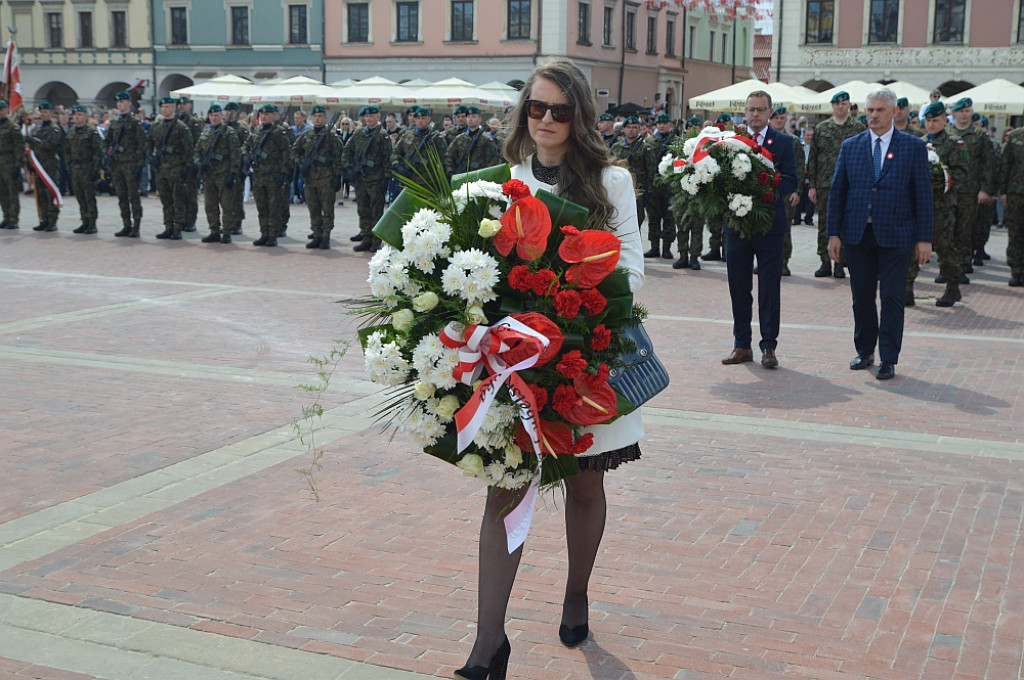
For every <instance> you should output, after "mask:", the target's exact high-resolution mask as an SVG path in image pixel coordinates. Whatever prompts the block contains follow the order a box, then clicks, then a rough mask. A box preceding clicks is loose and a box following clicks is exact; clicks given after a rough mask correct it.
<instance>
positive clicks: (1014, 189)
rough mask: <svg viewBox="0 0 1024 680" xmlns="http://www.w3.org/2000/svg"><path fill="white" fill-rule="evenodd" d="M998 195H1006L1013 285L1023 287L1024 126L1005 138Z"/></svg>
mask: <svg viewBox="0 0 1024 680" xmlns="http://www.w3.org/2000/svg"><path fill="white" fill-rule="evenodd" d="M999 195H1000V196H1006V211H1005V213H1004V215H1005V217H1004V218H1003V219H1004V222H1005V223H1006V229H1007V236H1008V237H1009V240H1008V241H1007V244H1006V263H1007V264H1008V265H1009V267H1010V285H1011V286H1013V287H1015V288H1016V287H1020V286H1024V128H1020V129H1017V130H1014V131H1013V132H1011V133H1010V136H1009V137H1007V139H1006V144H1005V145H1004V146H1003V152H1002V154H1000V160H999Z"/></svg>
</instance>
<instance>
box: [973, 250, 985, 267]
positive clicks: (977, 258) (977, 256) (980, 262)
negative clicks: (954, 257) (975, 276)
mask: <svg viewBox="0 0 1024 680" xmlns="http://www.w3.org/2000/svg"><path fill="white" fill-rule="evenodd" d="M983 264H985V260H983V259H982V257H981V253H980V252H977V253H975V254H974V266H975V267H980V266H981V265H983Z"/></svg>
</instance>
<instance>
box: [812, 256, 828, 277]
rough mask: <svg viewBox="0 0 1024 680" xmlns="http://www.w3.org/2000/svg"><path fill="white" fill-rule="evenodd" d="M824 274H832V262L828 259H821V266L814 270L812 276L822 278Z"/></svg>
mask: <svg viewBox="0 0 1024 680" xmlns="http://www.w3.org/2000/svg"><path fill="white" fill-rule="evenodd" d="M826 276H832V263H831V262H829V261H828V260H822V261H821V266H820V267H818V269H817V270H815V272H814V278H816V279H823V278H825V277H826Z"/></svg>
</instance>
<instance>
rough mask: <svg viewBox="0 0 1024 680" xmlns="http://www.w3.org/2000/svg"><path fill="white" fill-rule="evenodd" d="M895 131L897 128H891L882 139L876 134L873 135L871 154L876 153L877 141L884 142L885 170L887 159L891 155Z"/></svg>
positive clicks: (883, 157)
mask: <svg viewBox="0 0 1024 680" xmlns="http://www.w3.org/2000/svg"><path fill="white" fill-rule="evenodd" d="M895 129H896V128H895V126H894V127H890V128H889V131H888V132H886V133H885V134H884V135H882V136H881V137H879V136H878V135H876V134H875V133H874V132H872V133H871V153H872V154H874V153H875V140H876V139H881V140H882V167H883V168H884V167H885V157H886V155H887V154H888V153H889V142H891V141H892V135H893V130H895Z"/></svg>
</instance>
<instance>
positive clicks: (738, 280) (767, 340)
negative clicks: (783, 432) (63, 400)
mask: <svg viewBox="0 0 1024 680" xmlns="http://www.w3.org/2000/svg"><path fill="white" fill-rule="evenodd" d="M771 112H772V98H771V95H769V94H768V93H767V92H763V91H760V90H759V91H756V92H751V93H750V94H749V95H747V109H746V113H747V131H748V132H749V133H750V136H751V137H753V138H754V141H756V142H757V143H758V144H759V145H760V146H761V147H762V148H764V150H765V151H768V152H770V153H771V155H772V157H773V161H774V163H775V170H776V172H778V173H780V174H781V175H782V181H781V182H779V184H778V186H776V187H775V203H774V204H773V205H772V208H773V210H774V211H775V216H774V218H773V219H772V228H771V231H769V232H768V233H767V234H760V235H758V236H754V237H752V238H743V237H742V236H740V235H739V234H738V233H737V232H736V231H734V230H733V229H731V228H730V227H728V226H725V227H723V229H722V235H723V237H724V242H725V264H726V270H727V271H728V276H729V297H730V298H731V299H732V335H733V350H732V354H730V355H729V356H727V357H726V358H724V359H722V363H723V364H742V363H744V362H747V361H753V360H754V353H753V351H752V350H751V349H750V342H751V331H750V321H751V318H752V316H753V303H754V299H753V296H752V294H751V291H752V290H753V288H754V257H755V256H756V257H757V317H758V321H759V323H760V326H761V343H760V347H761V352H762V355H761V365H762V366H764V367H765V368H775V367H776V366H778V365H779V360H778V359H777V358H776V356H775V348H776V346H777V345H778V337H779V318H780V312H779V307H780V298H781V295H780V287H781V282H782V265H783V246H784V244H785V240H786V234H787V233H789V220H788V219H787V218H786V202H787V201H790V200H791V199H792V198H793V196H795V195H796V194H795V192H796V156H794V155H793V139H792V138H791V137H790V136H789V135H787V134H785V133H783V132H778V131H776V130H773V129H772V128H770V127H768V119H769V117H770V116H771ZM796 200H799V197H798V196H797V198H796Z"/></svg>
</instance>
